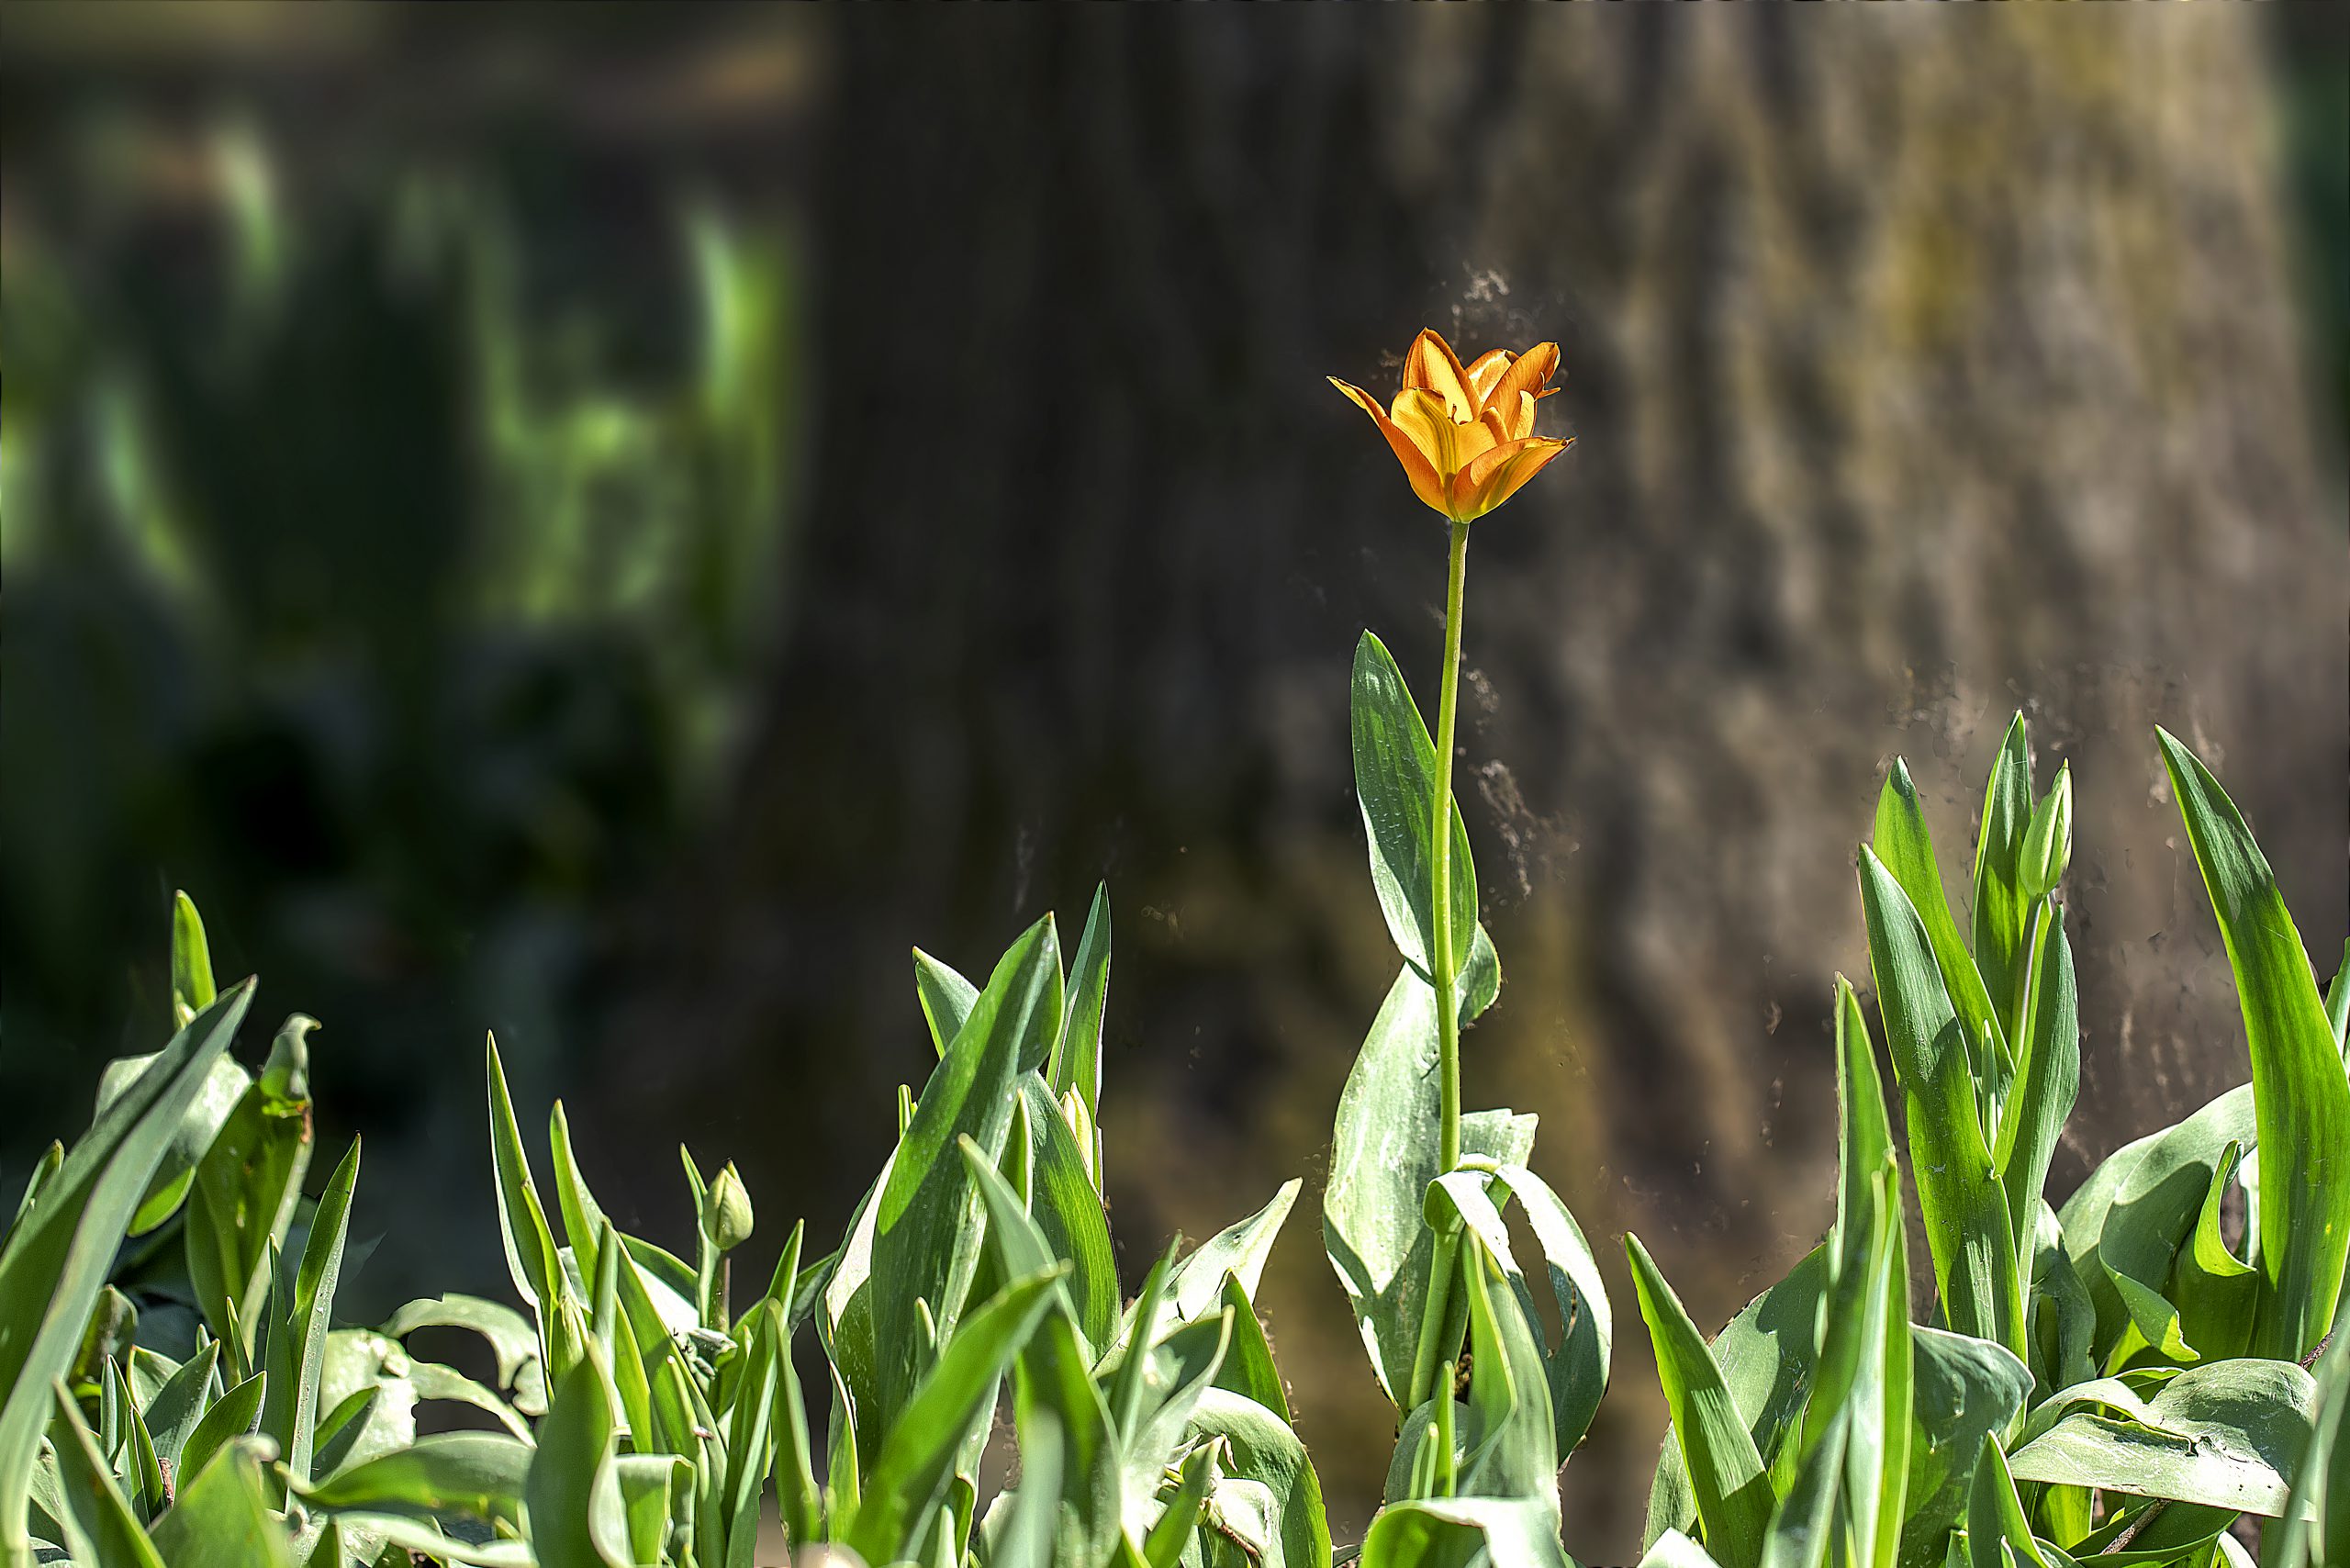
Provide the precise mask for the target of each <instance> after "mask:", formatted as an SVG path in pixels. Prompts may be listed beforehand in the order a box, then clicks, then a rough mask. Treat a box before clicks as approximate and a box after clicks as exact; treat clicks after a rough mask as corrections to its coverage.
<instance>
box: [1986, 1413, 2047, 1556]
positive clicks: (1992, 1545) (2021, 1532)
mask: <svg viewBox="0 0 2350 1568" xmlns="http://www.w3.org/2000/svg"><path fill="white" fill-rule="evenodd" d="M1966 1551H1967V1561H1968V1562H1970V1563H1971V1564H1972V1565H1973V1568H2023V1565H2024V1564H2027V1563H2029V1564H2031V1568H2053V1565H2052V1564H2051V1563H2050V1562H2049V1561H2048V1559H2047V1557H2046V1556H2045V1555H2043V1554H2042V1551H2041V1550H2040V1547H2039V1544H2038V1542H2037V1541H2035V1540H2033V1539H2032V1533H2031V1521H2030V1520H2029V1519H2027V1518H2025V1517H2024V1511H2023V1499H2021V1498H2020V1497H2018V1496H2017V1495H2016V1484H2015V1481H2014V1480H2013V1478H2011V1477H2010V1476H2009V1474H2008V1463H2007V1460H2006V1458H2005V1457H2004V1456H2003V1455H2002V1454H2001V1453H2000V1452H1999V1444H1998V1440H1997V1439H1995V1438H1992V1437H1990V1436H1988V1435H1986V1436H1985V1438H1984V1439H1983V1451H1982V1453H1981V1455H1980V1457H1978V1458H1977V1459H1976V1460H1975V1488H1974V1495H1973V1497H1972V1499H1971V1500H1970V1501H1969V1502H1968V1504H1967V1512H1966Z"/></svg>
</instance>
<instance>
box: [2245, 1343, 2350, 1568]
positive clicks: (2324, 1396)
mask: <svg viewBox="0 0 2350 1568" xmlns="http://www.w3.org/2000/svg"><path fill="white" fill-rule="evenodd" d="M2317 1395H2318V1407H2317V1418H2316V1420H2315V1421H2314V1422H2313V1423H2312V1424H2311V1428H2310V1440H2309V1446H2308V1447H2306V1448H2304V1449H2303V1450H2301V1458H2300V1464H2299V1465H2298V1466H2296V1467H2295V1469H2294V1472H2293V1495H2292V1501H2291V1503H2290V1504H2289V1505H2288V1506H2287V1507H2286V1509H2285V1512H2284V1514H2283V1516H2282V1518H2281V1519H2280V1521H2279V1522H2278V1523H2277V1524H2274V1525H2271V1526H2270V1527H2269V1528H2268V1529H2267V1530H2266V1532H2265V1533H2264V1535H2263V1539H2262V1540H2261V1553H2260V1568H2327V1565H2328V1564H2330V1563H2337V1562H2341V1561H2342V1559H2343V1558H2344V1556H2345V1555H2350V1479H2345V1476H2350V1334H2344V1333H2342V1332H2340V1331H2339V1330H2337V1331H2336V1332H2335V1334H2334V1336H2333V1347H2332V1348H2331V1349H2329V1350H2327V1351H2326V1353H2325V1358H2324V1359H2323V1360H2322V1361H2320V1362H2319V1363H2318V1370H2317Z"/></svg>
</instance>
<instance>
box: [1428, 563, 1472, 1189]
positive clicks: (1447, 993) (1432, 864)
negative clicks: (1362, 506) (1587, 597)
mask: <svg viewBox="0 0 2350 1568" xmlns="http://www.w3.org/2000/svg"><path fill="white" fill-rule="evenodd" d="M1468 571H1469V525H1468V524H1467V523H1465V522H1456V523H1454V524H1453V525H1452V564H1451V568H1450V570H1449V572H1448V573H1447V574H1446V580H1445V589H1444V685H1443V687H1442V689H1441V694H1440V695H1439V696H1438V699H1437V710H1436V821H1435V823H1433V825H1432V826H1431V829H1430V832H1429V839H1428V843H1429V857H1428V859H1429V872H1428V894H1429V904H1428V908H1429V914H1430V922H1431V924H1432V926H1433V928H1434V935H1435V937H1436V944H1435V946H1436V951H1435V952H1433V953H1431V954H1429V955H1428V978H1429V979H1431V980H1434V981H1435V982H1436V1033H1437V1043H1438V1051H1439V1054H1440V1057H1441V1059H1442V1062H1443V1067H1444V1076H1443V1084H1444V1091H1443V1092H1444V1112H1443V1115H1444V1125H1443V1133H1442V1137H1441V1140H1440V1142H1439V1144H1438V1149H1439V1154H1438V1163H1439V1164H1440V1166H1441V1167H1442V1169H1443V1170H1448V1171H1449V1170H1451V1169H1452V1168H1453V1167H1454V1166H1456V1165H1459V1164H1460V1001H1459V999H1458V998H1457V997H1456V996H1455V994H1454V992H1455V991H1457V990H1458V989H1459V986H1458V982H1459V980H1460V973H1459V968H1460V967H1459V966H1458V965H1457V964H1455V963H1454V962H1453V956H1452V949H1453V935H1452V723H1453V711H1454V699H1455V697H1456V695H1457V689H1458V688H1459V686H1460V597H1461V585H1462V582H1463V580H1464V579H1465V578H1466V577H1467V576H1468Z"/></svg>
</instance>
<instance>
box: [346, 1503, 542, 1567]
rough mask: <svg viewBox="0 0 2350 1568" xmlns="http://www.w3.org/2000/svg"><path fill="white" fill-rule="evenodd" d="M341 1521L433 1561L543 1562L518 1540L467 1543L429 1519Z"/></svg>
mask: <svg viewBox="0 0 2350 1568" xmlns="http://www.w3.org/2000/svg"><path fill="white" fill-rule="evenodd" d="M339 1518H340V1519H341V1523H342V1525H343V1527H344V1528H345V1529H349V1530H351V1531H352V1532H353V1533H354V1534H358V1533H364V1534H366V1535H367V1536H369V1537H371V1538H372V1539H374V1540H380V1541H382V1542H383V1543H384V1545H385V1546H386V1547H387V1548H391V1549H394V1550H397V1551H412V1552H416V1553H419V1554H420V1555H421V1556H423V1557H426V1558H429V1559H431V1561H433V1562H451V1563H462V1564H464V1565H465V1568H541V1564H540V1560H539V1559H538V1558H536V1557H533V1556H532V1554H531V1549H530V1548H529V1547H528V1546H526V1545H524V1544H523V1543H522V1542H520V1541H519V1540H488V1541H470V1540H461V1539H459V1538H457V1537H455V1536H452V1535H448V1534H446V1533H444V1532H443V1531H442V1529H440V1527H439V1526H437V1525H435V1524H433V1523H432V1522H431V1521H430V1520H427V1519H410V1518H401V1517H400V1516H398V1515H397V1514H355V1513H354V1514H343V1515H341V1516H339ZM395 1561H397V1559H396V1560H395Z"/></svg>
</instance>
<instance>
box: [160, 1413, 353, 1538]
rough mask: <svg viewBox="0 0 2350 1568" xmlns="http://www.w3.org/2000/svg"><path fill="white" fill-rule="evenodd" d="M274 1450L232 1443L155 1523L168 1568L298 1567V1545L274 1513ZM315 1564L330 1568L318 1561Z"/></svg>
mask: <svg viewBox="0 0 2350 1568" xmlns="http://www.w3.org/2000/svg"><path fill="white" fill-rule="evenodd" d="M268 1453H269V1445H268V1444H267V1443H266V1442H264V1441H263V1440H261V1439H254V1438H246V1439H240V1440H238V1441H236V1442H232V1443H230V1444H229V1446H228V1447H227V1448H225V1449H223V1450H220V1452H219V1453H218V1454H216V1455H214V1456H213V1459H212V1462H210V1463H209V1464H207V1465H206V1466H205V1467H204V1469H203V1470H202V1471H200V1472H197V1473H196V1475H195V1476H194V1478H193V1479H191V1480H189V1481H187V1482H186V1483H185V1484H184V1485H183V1486H182V1487H181V1489H180V1493H179V1499H178V1501H177V1502H175V1503H174V1504H173V1506H172V1509H171V1511H170V1512H169V1513H167V1514H165V1515H164V1516H163V1517H162V1518H160V1519H158V1520H156V1521H155V1526H154V1531H153V1534H154V1541H155V1550H156V1551H157V1552H158V1553H160V1554H161V1555H162V1559H163V1562H164V1563H165V1564H166V1568H294V1562H295V1557H294V1546H293V1543H292V1542H291V1541H289V1540H287V1539H286V1535H285V1526H284V1525H283V1524H282V1523H280V1522H279V1520H278V1517H277V1515H276V1514H274V1512H272V1511H271V1508H270V1505H269V1492H268V1487H267V1484H266V1483H265V1481H264V1480H263V1472H262V1462H263V1459H265V1458H266V1457H267V1455H268ZM312 1561H313V1562H320V1568H324V1563H323V1562H321V1560H320V1559H319V1558H317V1557H315V1556H314V1557H313V1558H312Z"/></svg>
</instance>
